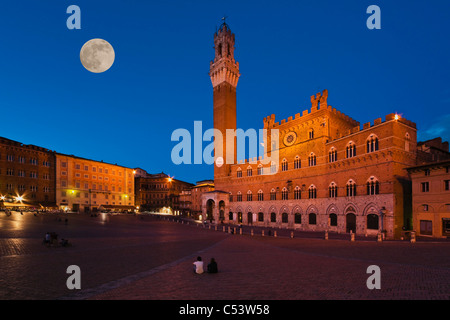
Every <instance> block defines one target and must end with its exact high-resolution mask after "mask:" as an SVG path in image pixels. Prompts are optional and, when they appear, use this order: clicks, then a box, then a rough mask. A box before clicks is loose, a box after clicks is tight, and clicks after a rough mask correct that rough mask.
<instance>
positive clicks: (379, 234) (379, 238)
mask: <svg viewBox="0 0 450 320" xmlns="http://www.w3.org/2000/svg"><path fill="white" fill-rule="evenodd" d="M382 241H383V239H382V237H381V233H378V234H377V242H382Z"/></svg>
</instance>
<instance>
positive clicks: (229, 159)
mask: <svg viewBox="0 0 450 320" xmlns="http://www.w3.org/2000/svg"><path fill="white" fill-rule="evenodd" d="M214 49H215V57H214V61H211V63H210V72H209V75H210V77H211V82H212V85H213V88H214V102H213V103H214V129H217V130H219V131H220V132H221V133H222V137H223V141H220V140H219V139H216V140H215V141H214V150H215V154H214V155H215V165H214V180H215V181H216V183H217V182H219V183H220V180H221V178H224V177H226V176H228V175H229V172H230V165H231V164H232V163H236V144H235V139H234V138H233V139H228V140H227V139H226V130H227V129H232V130H234V131H235V130H236V87H237V83H238V80H239V76H240V74H239V63H238V62H236V60H234V34H233V33H231V30H230V28H229V26H228V25H227V24H226V23H225V22H223V23H222V25H221V26H220V28H219V30H218V31H217V32H216V33H215V34H214ZM221 150H222V152H223V153H222V152H221ZM227 150H228V152H227ZM230 150H233V155H232V154H231V152H230ZM219 158H221V159H219ZM216 187H217V185H216Z"/></svg>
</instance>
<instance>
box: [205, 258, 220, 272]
mask: <svg viewBox="0 0 450 320" xmlns="http://www.w3.org/2000/svg"><path fill="white" fill-rule="evenodd" d="M207 270H208V273H217V272H219V269H218V268H217V262H216V260H215V259H214V258H211V262H210V263H209V264H208V267H207Z"/></svg>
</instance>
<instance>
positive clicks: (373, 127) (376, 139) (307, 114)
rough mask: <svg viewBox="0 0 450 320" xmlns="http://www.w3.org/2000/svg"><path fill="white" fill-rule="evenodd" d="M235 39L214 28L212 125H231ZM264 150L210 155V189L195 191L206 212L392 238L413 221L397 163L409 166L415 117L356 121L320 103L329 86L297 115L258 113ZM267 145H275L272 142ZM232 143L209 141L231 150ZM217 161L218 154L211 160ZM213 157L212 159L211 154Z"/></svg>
mask: <svg viewBox="0 0 450 320" xmlns="http://www.w3.org/2000/svg"><path fill="white" fill-rule="evenodd" d="M234 40H235V36H234V34H232V33H231V31H230V29H229V27H228V25H227V24H225V23H224V24H222V26H221V27H220V29H219V30H218V31H217V32H216V33H215V34H214V44H215V58H214V61H212V62H211V64H210V77H211V81H212V85H213V97H214V98H213V104H214V128H215V129H218V130H220V131H221V133H222V135H223V136H224V137H225V136H226V133H225V132H226V130H229V129H230V130H236V87H237V82H238V79H239V76H240V73H239V64H238V62H236V61H235V59H234ZM263 125H264V126H263V128H264V129H266V130H267V136H268V137H269V136H271V132H272V131H273V130H276V131H274V132H277V134H278V135H276V137H277V138H276V139H277V140H278V141H270V140H269V138H267V139H266V141H264V145H265V152H266V153H267V155H268V156H269V157H271V156H273V155H274V154H277V157H276V159H275V158H274V159H272V160H273V161H271V162H268V161H267V159H266V158H263V157H257V158H251V159H246V160H242V161H240V162H237V161H236V152H235V153H234V159H233V160H234V161H233V163H229V161H224V159H225V158H226V157H228V156H229V154H215V157H216V158H215V159H216V163H215V166H214V183H215V191H214V192H211V193H207V194H205V195H204V196H203V197H202V205H203V207H202V209H203V214H204V215H205V216H206V217H207V219H210V218H213V219H215V220H217V221H220V220H222V221H225V222H231V223H242V224H248V225H260V226H269V227H278V228H292V229H300V230H311V231H325V230H328V231H331V232H338V233H346V232H353V233H356V234H361V235H377V234H378V233H381V234H383V235H384V236H386V237H387V238H395V237H400V236H401V235H402V232H403V231H404V230H407V229H411V227H412V207H411V181H410V178H409V175H408V173H407V171H406V170H405V168H407V167H409V166H413V165H415V164H417V129H416V125H415V123H413V122H411V121H409V120H407V119H405V118H403V117H400V116H399V115H397V114H389V115H387V116H385V117H384V118H378V119H375V120H374V121H373V122H370V123H365V124H363V126H360V123H359V122H358V121H356V120H354V119H352V118H351V117H349V116H347V115H345V114H343V113H342V112H340V111H338V110H336V109H335V108H333V107H332V106H331V105H329V104H328V91H327V90H324V91H322V92H321V93H317V94H316V95H313V96H311V106H310V107H309V108H308V109H307V110H304V111H303V112H302V113H297V114H295V116H292V117H289V118H288V119H287V120H281V121H280V122H277V121H276V119H275V115H271V116H268V117H266V118H264V119H263ZM274 142H277V143H275V144H274ZM234 144H235V141H233V140H231V139H229V140H228V141H227V140H226V139H223V141H219V142H218V143H217V144H215V148H219V149H222V150H227V148H228V150H233V149H234V150H236V145H234ZM219 158H220V159H219ZM218 160H220V161H218Z"/></svg>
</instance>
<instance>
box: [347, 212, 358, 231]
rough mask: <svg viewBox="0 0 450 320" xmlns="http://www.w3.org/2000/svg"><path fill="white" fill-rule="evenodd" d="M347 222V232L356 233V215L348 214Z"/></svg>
mask: <svg viewBox="0 0 450 320" xmlns="http://www.w3.org/2000/svg"><path fill="white" fill-rule="evenodd" d="M346 222H347V228H346V229H347V232H350V231H352V232H353V233H356V215H355V214H354V213H348V214H347V216H346Z"/></svg>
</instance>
